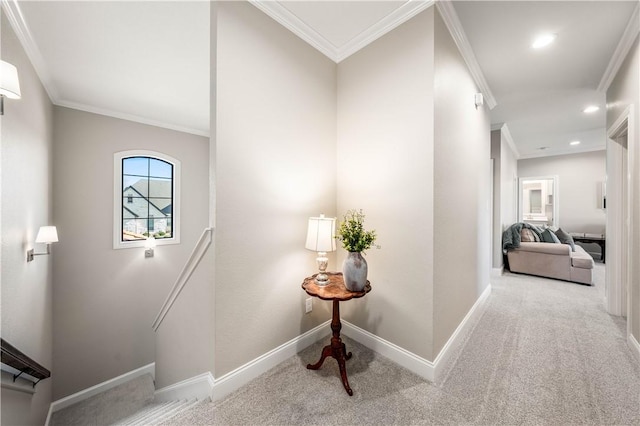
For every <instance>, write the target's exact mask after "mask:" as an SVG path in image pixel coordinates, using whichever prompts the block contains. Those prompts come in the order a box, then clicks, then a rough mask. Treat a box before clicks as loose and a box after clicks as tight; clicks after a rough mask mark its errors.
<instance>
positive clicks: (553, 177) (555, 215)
mask: <svg viewBox="0 0 640 426" xmlns="http://www.w3.org/2000/svg"><path fill="white" fill-rule="evenodd" d="M529 180H552V181H553V221H552V223H551V225H548V226H553V227H556V228H558V227H559V226H560V225H559V224H560V221H559V220H558V213H559V211H560V209H559V205H560V196H559V193H558V188H559V185H558V176H557V175H550V176H526V177H519V178H518V222H524V217H523V213H524V212H523V207H524V206H523V198H524V197H523V196H522V191H523V189H524V188H523V182H524V181H529Z"/></svg>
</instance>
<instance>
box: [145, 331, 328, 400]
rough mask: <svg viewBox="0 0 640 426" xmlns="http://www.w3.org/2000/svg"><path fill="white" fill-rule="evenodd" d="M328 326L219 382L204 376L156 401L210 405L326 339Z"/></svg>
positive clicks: (158, 395)
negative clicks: (194, 401) (208, 401)
mask: <svg viewBox="0 0 640 426" xmlns="http://www.w3.org/2000/svg"><path fill="white" fill-rule="evenodd" d="M329 323H330V321H325V322H323V323H322V324H320V325H319V326H317V327H315V328H313V329H311V330H309V331H307V332H306V333H304V334H301V335H300V336H298V337H296V338H294V339H291V340H289V341H288V342H286V343H284V344H282V345H280V346H278V347H277V348H275V349H273V350H271V351H269V352H267V353H265V354H264V355H262V356H259V357H258V358H256V359H254V360H253V361H250V362H248V363H246V364H245V365H243V366H241V367H238V368H236V369H235V370H233V371H231V372H229V373H227V374H225V375H224V376H222V377H220V378H219V379H214V377H213V375H212V374H211V372H207V373H203V374H200V375H198V376H195V377H192V378H189V379H186V380H183V381H181V382H178V383H175V384H173V385H170V386H167V387H164V388H162V389H158V390H157V391H156V392H155V397H156V400H159V401H172V400H176V399H192V398H198V399H204V398H207V397H209V398H211V400H212V401H217V400H220V399H222V398H224V397H225V396H227V395H229V394H230V393H231V392H233V391H235V390H236V389H239V388H240V387H241V386H243V385H245V384H247V383H249V382H250V381H251V380H253V379H255V378H256V377H258V376H259V375H261V374H262V373H265V372H267V371H268V370H270V369H271V368H273V367H275V366H276V365H278V364H280V363H281V362H283V361H284V360H286V359H288V358H290V357H292V356H294V355H295V354H297V353H298V352H300V351H301V350H303V349H304V348H306V347H308V346H309V345H312V344H313V343H315V342H317V341H318V340H320V339H323V338H325V337H326V336H327V335H329V333H330V331H331V330H330V328H329Z"/></svg>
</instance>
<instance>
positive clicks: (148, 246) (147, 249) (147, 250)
mask: <svg viewBox="0 0 640 426" xmlns="http://www.w3.org/2000/svg"><path fill="white" fill-rule="evenodd" d="M155 248H156V239H155V238H153V237H148V238H147V239H146V241H145V242H144V257H153V251H154V249H155Z"/></svg>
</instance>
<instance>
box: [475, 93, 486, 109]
mask: <svg viewBox="0 0 640 426" xmlns="http://www.w3.org/2000/svg"><path fill="white" fill-rule="evenodd" d="M473 102H474V103H475V105H476V109H478V107H480V106H482V105H484V97H483V96H482V93H476V94H475V95H473Z"/></svg>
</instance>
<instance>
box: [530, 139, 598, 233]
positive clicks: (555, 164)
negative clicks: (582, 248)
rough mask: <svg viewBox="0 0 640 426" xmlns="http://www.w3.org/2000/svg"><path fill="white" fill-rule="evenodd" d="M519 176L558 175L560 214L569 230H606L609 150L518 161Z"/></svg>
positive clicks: (563, 226)
mask: <svg viewBox="0 0 640 426" xmlns="http://www.w3.org/2000/svg"><path fill="white" fill-rule="evenodd" d="M518 175H519V177H535V176H558V194H557V197H556V200H557V201H558V208H559V212H558V218H559V224H558V226H559V227H561V228H562V229H563V230H565V231H567V232H586V233H590V234H603V233H605V222H606V213H605V210H604V209H602V208H600V204H599V202H600V200H599V195H600V185H601V184H602V182H604V181H605V180H606V176H607V172H606V151H594V152H585V153H580V154H571V155H556V156H553V157H540V158H529V159H525V160H519V161H518Z"/></svg>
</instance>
